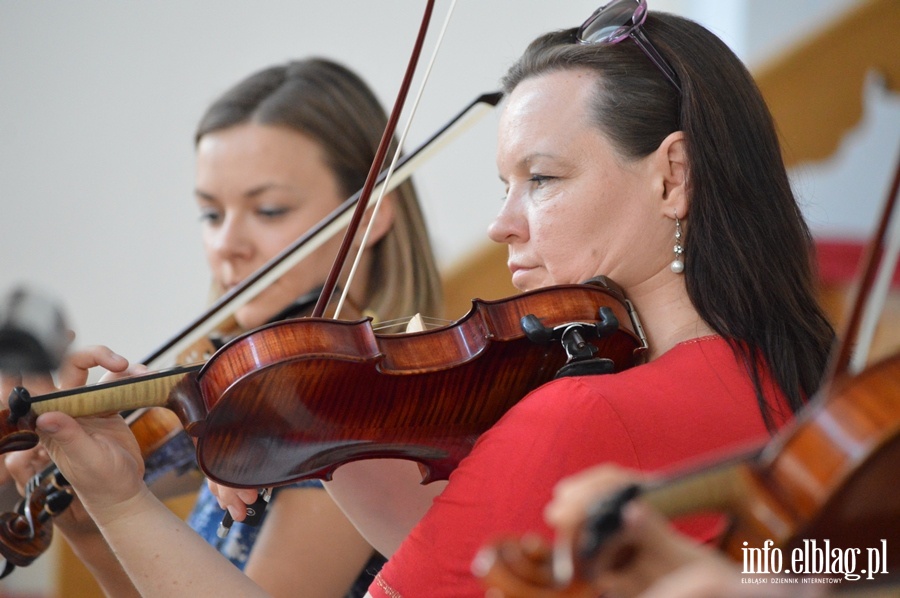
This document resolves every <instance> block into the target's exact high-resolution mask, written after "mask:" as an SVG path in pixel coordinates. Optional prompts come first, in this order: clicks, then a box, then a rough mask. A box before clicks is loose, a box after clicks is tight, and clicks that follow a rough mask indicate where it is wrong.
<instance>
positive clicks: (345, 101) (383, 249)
mask: <svg viewBox="0 0 900 598" xmlns="http://www.w3.org/2000/svg"><path fill="white" fill-rule="evenodd" d="M245 122H254V123H259V124H265V125H277V126H282V127H286V128H289V129H293V130H295V131H298V132H300V133H303V134H304V135H307V136H308V137H310V138H312V139H313V140H315V141H316V142H317V143H318V144H319V145H320V146H321V148H322V150H323V152H324V155H325V159H326V162H327V164H328V166H329V167H330V168H331V170H332V172H334V174H335V177H336V178H337V180H338V182H339V184H340V186H341V190H342V191H343V193H344V194H345V195H346V196H347V197H350V196H351V195H352V194H354V193H356V192H357V191H358V190H359V189H361V188H362V186H363V184H364V183H365V180H366V175H367V174H368V171H369V167H370V166H371V164H372V161H373V160H374V158H375V152H376V150H377V148H378V143H379V141H380V140H381V136H382V133H383V131H384V127H385V124H386V123H387V116H386V115H385V112H384V110H383V109H382V107H381V105H380V104H379V103H378V99H377V98H376V97H375V95H374V94H373V93H372V91H371V90H370V89H369V87H368V86H367V85H366V84H365V82H363V80H362V79H360V78H359V77H358V76H357V75H356V74H355V73H353V72H352V71H351V70H349V69H348V68H346V67H344V66H342V65H340V64H337V63H335V62H332V61H330V60H325V59H322V58H308V59H305V60H297V61H292V62H289V63H287V64H284V65H278V66H272V67H269V68H266V69H263V70H261V71H259V72H257V73H254V74H252V75H250V76H249V77H247V78H246V79H244V80H242V81H241V82H239V83H238V84H237V85H235V86H234V87H232V88H231V89H229V90H228V91H226V92H225V93H224V94H222V96H221V97H219V98H218V99H217V100H216V101H215V102H213V104H212V105H211V106H210V107H209V108H208V109H207V111H206V113H205V114H204V115H203V118H202V119H201V120H200V124H199V125H198V127H197V133H196V135H195V141H196V142H198V143H199V141H200V138H201V137H203V136H204V135H206V134H207V133H211V132H213V131H217V130H221V129H225V128H228V127H231V126H234V125H237V124H241V123H245ZM393 151H394V150H393V148H392V150H391V153H390V154H389V155H393ZM396 194H397V199H398V201H397V205H396V211H395V217H394V222H393V225H392V226H391V230H390V231H389V232H388V233H387V234H386V235H385V236H384V237H382V238H381V239H380V240H379V241H378V243H376V244H375V245H374V246H373V247H372V255H373V259H372V260H371V271H370V272H369V282H368V288H367V289H366V290H365V294H364V296H365V300H364V305H362V306H361V307H363V308H365V309H368V310H371V311H373V312H374V313H375V314H377V315H378V316H379V317H381V318H384V319H393V318H399V317H404V316H410V315H413V314H414V313H416V312H421V313H423V314H427V315H433V316H440V315H441V312H440V309H441V303H442V295H441V287H440V278H439V277H438V271H437V266H436V264H435V260H434V255H433V253H432V250H431V244H430V242H429V239H428V232H427V229H426V227H425V221H424V218H423V216H422V212H421V209H420V207H419V203H418V199H417V196H416V191H415V188H414V187H413V185H412V183H411V182H410V181H406V182H404V183H402V184H401V185H400V186H399V187H398V188H397V191H396Z"/></svg>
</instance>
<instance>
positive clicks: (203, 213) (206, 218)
mask: <svg viewBox="0 0 900 598" xmlns="http://www.w3.org/2000/svg"><path fill="white" fill-rule="evenodd" d="M221 220H222V214H221V212H217V211H216V210H200V222H208V223H210V224H215V223H217V222H220V221H221Z"/></svg>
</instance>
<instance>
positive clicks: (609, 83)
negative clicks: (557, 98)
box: [503, 13, 834, 428]
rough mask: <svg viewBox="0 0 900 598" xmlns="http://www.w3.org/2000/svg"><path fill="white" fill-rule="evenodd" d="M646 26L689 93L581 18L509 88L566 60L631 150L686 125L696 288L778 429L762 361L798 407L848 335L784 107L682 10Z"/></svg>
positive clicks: (535, 45)
mask: <svg viewBox="0 0 900 598" xmlns="http://www.w3.org/2000/svg"><path fill="white" fill-rule="evenodd" d="M644 29H645V33H646V35H647V37H648V38H649V39H650V40H651V41H652V43H653V44H654V46H656V48H657V49H658V50H659V51H660V53H661V54H662V55H663V56H665V58H666V59H667V60H668V61H669V63H670V64H671V65H672V68H673V69H674V70H675V72H676V74H677V75H678V78H679V79H680V83H681V87H682V93H681V94H679V93H678V91H677V90H676V89H675V88H674V86H672V85H671V84H670V83H669V81H668V80H667V79H666V78H665V77H664V75H663V74H662V73H661V72H659V70H658V69H657V68H656V66H655V65H654V64H653V63H652V62H651V61H650V60H649V59H648V58H647V56H646V55H644V54H643V52H642V51H641V50H640V48H639V47H638V46H637V44H635V43H633V42H632V41H631V40H624V41H622V42H620V43H618V44H614V45H603V46H600V45H582V44H578V43H576V41H575V33H576V30H574V29H571V30H565V31H558V32H554V33H550V34H547V35H544V36H542V37H540V38H539V39H537V40H535V41H534V42H532V44H531V45H530V46H529V48H528V49H527V50H526V52H525V54H524V55H523V56H522V57H521V58H520V59H519V61H518V62H517V63H516V64H514V65H513V66H512V67H511V68H510V69H509V71H508V73H507V75H506V77H505V78H504V80H503V84H504V88H505V91H507V93H508V92H510V91H512V90H513V89H514V88H515V87H516V85H518V84H519V82H521V81H522V80H523V79H526V78H529V77H534V76H537V75H540V74H543V73H548V72H553V71H558V70H562V69H588V70H590V71H593V72H594V73H596V74H597V75H598V77H597V84H596V90H595V94H594V97H593V105H592V109H593V116H594V118H595V124H596V125H597V127H598V128H599V129H600V130H601V131H602V132H603V133H604V134H605V135H606V136H607V137H608V138H609V139H610V140H611V141H612V143H613V145H614V147H616V149H617V151H618V152H619V153H620V155H622V156H623V157H625V158H626V159H638V158H642V157H644V156H646V155H648V154H650V153H652V152H653V151H655V150H656V149H657V148H658V147H659V145H660V143H661V142H662V141H663V139H665V138H666V137H667V136H668V135H669V134H670V133H672V132H674V131H678V130H681V131H683V133H684V139H685V144H686V151H687V156H688V175H687V180H688V192H689V197H690V209H689V212H688V217H687V221H686V226H685V237H684V243H683V244H684V250H685V254H684V256H685V257H684V261H685V265H686V268H685V271H684V276H685V284H686V286H687V291H688V295H689V297H690V299H691V301H692V303H693V305H694V307H695V308H696V309H697V311H698V313H699V314H700V316H701V317H702V318H703V320H704V321H706V322H707V323H708V324H709V325H710V326H711V327H712V328H713V329H714V330H715V331H716V332H717V333H718V334H720V335H722V336H723V337H724V338H726V339H728V340H729V341H730V342H731V344H732V346H733V347H734V349H735V351H736V353H737V354H738V356H739V358H740V359H742V360H743V362H744V363H745V364H746V367H747V369H748V371H749V373H750V376H751V378H752V380H753V382H754V386H755V388H756V394H757V399H758V402H759V405H760V410H761V412H762V414H763V418H764V419H765V421H766V424H767V425H769V426H770V428H771V427H773V426H774V423H773V422H774V420H773V418H772V413H773V409H775V408H776V407H775V406H774V405H773V404H771V403H770V402H768V401H767V400H766V394H767V393H765V392H764V389H762V388H761V377H760V367H761V366H763V367H765V368H768V370H769V371H771V373H772V375H773V377H774V380H775V382H776V383H777V384H778V386H779V387H780V388H781V390H782V391H783V392H784V394H785V396H786V397H787V400H788V402H789V405H790V407H791V409H792V410H793V411H796V410H797V409H799V407H800V406H801V405H802V404H803V402H804V401H805V399H806V398H807V397H809V396H810V395H812V394H813V393H814V392H815V391H816V389H817V388H818V386H819V384H820V382H821V378H822V375H823V370H824V367H825V362H826V360H827V356H828V352H829V350H830V348H831V345H832V342H833V339H834V331H833V329H832V327H831V325H830V323H829V322H828V320H827V318H826V316H825V314H824V312H823V311H822V309H821V307H820V306H819V304H818V301H817V299H816V291H815V279H814V271H813V265H812V259H811V257H812V242H811V236H810V233H809V229H808V228H807V226H806V223H805V221H804V220H803V216H802V214H801V212H800V209H799V207H798V205H797V202H796V200H795V198H794V195H793V193H792V191H791V188H790V184H789V182H788V177H787V172H786V170H785V167H784V163H783V160H782V157H781V151H780V148H779V145H778V139H777V135H776V132H775V127H774V124H773V122H772V118H771V115H770V113H769V111H768V108H767V107H766V105H765V102H764V100H763V98H762V96H761V94H760V93H759V90H758V88H757V87H756V84H755V83H754V81H753V78H752V77H751V75H750V73H749V72H748V71H747V69H746V68H745V67H744V65H743V64H742V63H741V61H740V60H739V59H738V58H737V56H735V55H734V53H733V52H732V51H731V50H730V49H729V48H728V47H727V46H726V45H725V44H724V43H723V42H722V41H721V40H719V38H717V37H716V36H715V35H713V34H712V33H710V32H709V31H707V30H706V29H704V28H703V27H701V26H700V25H698V24H697V23H694V22H693V21H690V20H687V19H684V18H681V17H677V16H674V15H669V14H664V13H650V14H649V15H648V17H647V20H646V22H645V24H644Z"/></svg>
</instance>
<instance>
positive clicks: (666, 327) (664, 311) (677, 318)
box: [628, 273, 715, 361]
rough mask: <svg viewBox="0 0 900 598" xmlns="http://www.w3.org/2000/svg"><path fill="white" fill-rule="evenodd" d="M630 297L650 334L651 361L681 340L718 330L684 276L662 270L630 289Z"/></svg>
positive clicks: (645, 329) (649, 356)
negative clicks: (708, 320)
mask: <svg viewBox="0 0 900 598" xmlns="http://www.w3.org/2000/svg"><path fill="white" fill-rule="evenodd" d="M628 298H629V299H630V300H631V302H632V303H633V304H634V307H635V310H637V313H638V316H639V317H640V318H641V324H642V325H643V327H644V332H645V333H646V334H647V344H648V345H649V350H648V353H647V360H648V361H651V360H653V359H655V358H657V357H659V356H660V355H662V354H663V353H665V352H666V351H668V350H669V349H671V348H672V347H674V346H675V345H677V344H678V343H681V342H684V341H686V340H690V339H694V338H699V337H703V336H709V335H714V334H715V331H714V330H713V329H712V328H711V327H710V326H709V324H707V323H706V322H705V321H703V319H702V318H701V317H700V314H699V313H697V310H696V308H695V307H694V305H693V304H692V303H691V300H690V298H689V297H688V294H687V288H686V287H685V285H684V278H683V277H681V276H677V277H676V276H672V275H671V274H669V273H660V275H659V276H658V277H657V278H654V279H651V280H648V281H646V282H645V283H643V284H641V285H639V286H637V287H635V288H632V289H629V291H628Z"/></svg>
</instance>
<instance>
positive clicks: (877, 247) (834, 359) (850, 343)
mask: <svg viewBox="0 0 900 598" xmlns="http://www.w3.org/2000/svg"><path fill="white" fill-rule="evenodd" d="M898 156H900V155H898ZM898 191H900V157H898V162H897V165H896V168H895V171H894V178H893V182H892V183H891V186H890V189H889V191H888V195H887V198H886V199H885V202H884V205H883V207H882V210H881V215H880V217H879V219H878V224H877V226H876V228H875V233H874V234H873V235H872V239H871V240H870V241H869V244H868V246H867V247H866V253H865V256H864V258H863V261H862V268H861V273H860V280H859V285H858V287H857V290H856V295H855V297H854V299H853V302H852V303H851V307H850V310H849V312H848V315H847V317H846V318H845V320H844V322H845V323H844V329H843V331H842V333H841V334H840V335H838V340H837V343H838V346H837V347H836V348H835V350H834V351H832V356H831V359H830V361H829V364H828V367H827V368H826V370H825V378H824V380H825V382H824V383H823V386H824V385H825V384H830V383H831V382H832V381H833V380H834V379H835V377H836V376H840V375H842V374H844V373H847V372H848V371H850V369H851V367H850V366H851V360H852V359H853V352H854V349H855V348H856V343H855V341H856V337H857V334H858V332H859V329H860V326H861V322H862V319H863V312H864V311H865V308H866V307H867V306H869V305H870V303H869V295H870V293H871V291H872V288H873V287H874V286H875V282H876V275H877V274H878V270H879V265H880V266H881V270H882V272H884V271H885V270H889V271H888V272H887V273H886V274H887V276H888V281H890V276H891V275H892V274H893V272H892V271H891V270H893V268H892V267H890V266H891V265H892V264H895V263H896V262H895V261H894V260H895V258H894V259H891V258H890V257H889V256H888V257H886V258H885V259H882V257H884V255H885V251H884V250H885V238H886V237H887V235H888V224H889V223H890V221H891V217H892V214H893V213H894V207H895V206H896V203H897V194H898ZM895 228H897V227H896V226H895ZM876 316H877V314H876ZM854 365H856V364H854ZM820 395H821V396H825V395H827V393H820Z"/></svg>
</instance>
